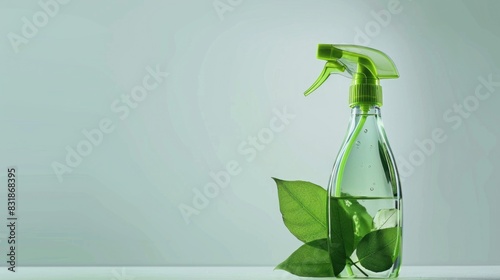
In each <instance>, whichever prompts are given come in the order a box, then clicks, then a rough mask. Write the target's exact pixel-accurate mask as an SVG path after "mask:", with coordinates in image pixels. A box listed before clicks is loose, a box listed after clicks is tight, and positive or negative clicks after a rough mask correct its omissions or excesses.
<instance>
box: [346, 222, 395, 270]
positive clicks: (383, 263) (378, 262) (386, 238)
mask: <svg viewBox="0 0 500 280" xmlns="http://www.w3.org/2000/svg"><path fill="white" fill-rule="evenodd" d="M400 236H401V228H400V227H392V228H384V229H380V230H376V231H372V232H370V233H368V234H367V235H365V237H363V239H361V241H360V242H359V245H358V248H357V250H356V255H357V256H358V259H359V262H360V263H361V265H363V266H364V267H365V268H367V269H369V270H371V271H374V272H382V271H385V270H387V269H389V268H391V266H392V265H393V264H394V261H395V260H396V257H397V256H398V255H399V247H400V243H401V237H400Z"/></svg>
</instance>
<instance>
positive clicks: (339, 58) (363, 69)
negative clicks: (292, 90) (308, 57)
mask: <svg viewBox="0 0 500 280" xmlns="http://www.w3.org/2000/svg"><path fill="white" fill-rule="evenodd" d="M318 59H322V60H326V64H325V67H324V68H323V71H322V72H321V74H320V76H319V77H318V79H317V80H316V82H314V84H313V85H312V86H311V87H310V88H309V89H308V90H306V92H305V93H304V95H306V96H307V95H309V94H310V93H311V92H313V91H314V90H316V89H317V88H318V87H320V86H321V85H322V84H323V83H324V82H325V81H326V79H328V77H329V76H330V75H331V74H337V73H338V74H347V75H348V76H349V77H352V85H351V88H350V90H349V106H350V107H354V106H358V105H367V106H372V105H377V106H382V87H381V86H380V79H393V78H398V77H399V74H398V70H397V69H396V65H394V62H393V61H392V59H391V58H390V57H389V56H387V55H386V54H385V53H383V52H381V51H379V50H376V49H372V48H368V47H363V46H356V45H330V44H319V45H318Z"/></svg>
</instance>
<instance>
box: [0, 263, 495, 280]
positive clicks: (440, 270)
mask: <svg viewBox="0 0 500 280" xmlns="http://www.w3.org/2000/svg"><path fill="white" fill-rule="evenodd" d="M457 278H459V279H500V266H460V267H459V266H408V267H403V268H402V269H401V275H400V277H399V279H457ZM0 279H2V280H8V279H22V280H28V279H30V280H31V279H36V280H43V279H50V280H62V279H68V280H70V279H71V280H78V279H85V280H94V279H97V280H104V279H109V280H139V279H140V280H146V279H158V280H160V279H161V280H167V279H168V280H170V279H172V280H174V279H175V280H185V279H186V280H187V279H193V280H194V279H203V280H206V279H213V280H215V279H228V280H229V279H249V280H250V279H252V280H257V279H258V280H260V279H263V280H265V279H318V278H303V277H297V276H294V275H291V274H289V273H287V272H285V271H279V270H276V271H274V270H273V267H21V268H18V271H17V272H16V273H12V272H10V271H8V270H7V268H6V267H3V268H2V269H1V270H0Z"/></svg>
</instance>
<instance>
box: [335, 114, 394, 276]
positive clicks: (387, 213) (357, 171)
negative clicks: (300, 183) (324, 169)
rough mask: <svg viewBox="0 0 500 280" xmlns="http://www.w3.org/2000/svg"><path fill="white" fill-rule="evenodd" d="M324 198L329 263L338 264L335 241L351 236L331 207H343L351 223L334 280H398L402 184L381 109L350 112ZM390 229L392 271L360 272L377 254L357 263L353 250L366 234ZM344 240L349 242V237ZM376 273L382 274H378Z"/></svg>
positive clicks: (355, 252) (354, 250) (370, 270)
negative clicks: (392, 237) (393, 236)
mask: <svg viewBox="0 0 500 280" xmlns="http://www.w3.org/2000/svg"><path fill="white" fill-rule="evenodd" d="M328 195H329V199H328V224H329V226H328V228H329V232H328V234H329V238H328V241H329V251H330V256H331V257H332V263H333V262H335V261H336V262H339V259H338V258H337V259H335V256H338V254H337V251H336V249H335V248H338V247H335V246H334V245H335V244H334V242H335V240H337V242H338V240H339V237H338V235H348V234H350V232H349V230H347V231H345V226H344V231H343V232H341V231H339V230H338V228H337V227H339V221H338V219H340V217H339V216H338V215H339V214H337V213H338V210H336V211H333V210H332V208H333V207H334V206H332V204H333V203H339V204H336V205H342V207H343V208H342V209H345V211H343V214H342V215H347V217H348V218H349V219H352V220H351V221H349V223H348V224H349V225H351V224H352V226H353V230H352V234H354V238H352V237H351V239H353V240H354V241H353V242H350V243H349V242H346V244H345V246H346V247H345V248H343V249H344V250H345V254H346V255H345V257H346V263H345V266H344V269H343V270H342V272H340V274H338V275H337V277H341V278H344V277H345V278H353V277H361V278H367V277H369V278H394V277H397V276H398V274H399V268H400V265H401V247H402V246H401V245H402V244H401V241H402V194H401V183H400V179H399V175H398V171H397V167H396V163H395V160H394V156H393V154H392V151H391V148H390V146H389V142H388V140H387V136H386V134H385V130H384V126H383V123H382V118H381V114H380V108H378V107H377V106H372V107H369V108H364V109H363V110H362V109H361V108H360V107H354V108H352V111H351V120H350V123H349V127H348V132H347V136H346V138H345V140H344V143H343V145H342V148H341V150H340V152H339V154H338V156H337V159H336V161H335V164H334V167H333V172H332V175H331V178H330V182H329V184H328ZM349 208H351V209H349ZM361 212H362V213H361ZM344 217H345V216H344ZM370 220H371V221H370ZM360 227H361V228H362V230H360ZM389 227H395V228H396V229H397V240H396V241H395V242H396V243H394V244H396V245H394V244H391V245H394V246H395V250H394V251H393V253H391V254H392V255H391V265H390V267H389V268H387V269H385V268H386V267H378V268H375V269H374V268H373V267H371V266H370V265H367V266H368V268H366V267H364V266H363V263H365V264H366V263H367V262H368V259H369V258H371V259H373V258H374V257H377V256H378V255H380V254H381V253H380V252H374V254H372V255H371V256H369V257H366V254H365V255H362V256H361V260H360V258H359V256H358V250H357V249H358V248H359V247H358V245H359V243H362V242H364V241H362V240H363V237H365V235H366V234H368V233H369V232H373V231H376V230H381V229H385V228H389ZM396 229H394V232H396ZM344 237H345V236H344ZM344 239H346V240H350V239H349V237H348V236H347V238H344ZM366 239H369V238H368V237H367V238H366ZM347 243H349V244H347ZM364 243H365V244H366V242H364ZM336 246H338V244H337V245H336ZM381 247H383V246H381ZM387 248H392V246H391V247H387ZM365 251H366V250H365ZM360 252H361V251H360ZM391 252H392V251H391ZM335 254H337V255H335ZM386 254H387V252H386ZM385 257H386V256H385ZM342 265H343V263H342ZM380 269H385V270H383V271H380ZM338 271H339V269H338V268H337V272H338Z"/></svg>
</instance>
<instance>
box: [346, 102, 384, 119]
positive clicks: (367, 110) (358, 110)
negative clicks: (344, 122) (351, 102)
mask: <svg viewBox="0 0 500 280" xmlns="http://www.w3.org/2000/svg"><path fill="white" fill-rule="evenodd" d="M361 115H368V116H377V117H381V115H380V107H379V106H376V105H372V106H366V105H364V106H359V105H358V106H354V107H352V108H351V118H355V117H357V116H361Z"/></svg>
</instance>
